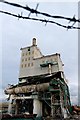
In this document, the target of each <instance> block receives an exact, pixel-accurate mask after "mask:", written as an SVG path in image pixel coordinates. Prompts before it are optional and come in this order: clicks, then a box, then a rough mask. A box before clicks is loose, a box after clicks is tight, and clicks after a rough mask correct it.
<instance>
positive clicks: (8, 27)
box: [0, 0, 78, 104]
mask: <svg viewBox="0 0 80 120" xmlns="http://www.w3.org/2000/svg"><path fill="white" fill-rule="evenodd" d="M9 1H10V0H9ZM19 3H20V4H21V5H28V6H29V7H31V8H35V7H36V4H37V3H36V2H26V3H25V2H19ZM0 8H1V10H4V11H8V12H11V13H15V14H18V13H21V12H23V16H28V14H29V12H27V11H25V10H23V9H19V8H15V7H13V6H10V5H6V4H1V3H0ZM38 10H39V11H42V12H47V13H49V14H51V15H62V16H66V17H73V16H74V15H75V16H76V18H77V16H78V3H77V2H39V7H38ZM30 17H36V15H35V14H31V16H30ZM38 18H43V19H47V20H48V19H49V20H51V19H50V18H47V17H44V16H41V15H38ZM54 21H57V22H60V23H62V24H65V25H68V21H65V20H56V19H54ZM33 37H36V38H37V45H38V47H39V48H40V49H41V52H42V53H43V54H44V55H48V54H53V53H60V54H61V59H62V61H63V63H64V72H65V76H66V78H67V79H68V85H69V88H70V94H71V101H72V103H73V104H77V102H78V101H77V99H78V98H77V94H78V92H77V89H78V87H77V86H78V68H77V67H78V30H68V31H67V29H64V28H62V27H59V26H57V25H54V24H50V23H48V24H47V25H46V26H45V24H44V23H41V22H37V21H30V20H23V19H20V20H18V19H17V18H14V17H12V16H8V15H5V14H1V13H0V39H1V40H0V48H1V50H2V52H1V50H0V55H1V54H2V55H1V56H2V77H1V76H0V80H1V81H2V85H0V89H1V90H3V89H4V88H5V87H6V86H7V85H8V84H16V83H17V82H18V75H19V64H20V52H21V51H20V48H21V47H25V46H28V45H31V42H32V38H33ZM1 42H2V43H1ZM0 62H1V59H0ZM0 73H1V69H0ZM0 96H1V98H2V95H0ZM74 98H76V99H74Z"/></svg>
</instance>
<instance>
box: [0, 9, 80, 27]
mask: <svg viewBox="0 0 80 120" xmlns="http://www.w3.org/2000/svg"><path fill="white" fill-rule="evenodd" d="M0 13H5V14H7V15H10V16H14V17H17V18H18V19H20V18H22V19H28V20H34V21H41V22H44V23H54V24H56V25H58V26H61V27H64V28H67V29H80V28H79V27H74V26H66V25H62V24H60V23H58V22H55V21H51V20H46V19H45V20H44V19H37V18H30V17H25V16H22V15H20V14H18V15H16V14H12V13H10V12H6V11H1V10H0Z"/></svg>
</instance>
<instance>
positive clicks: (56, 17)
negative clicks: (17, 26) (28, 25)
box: [0, 0, 80, 29]
mask: <svg viewBox="0 0 80 120" xmlns="http://www.w3.org/2000/svg"><path fill="white" fill-rule="evenodd" d="M0 2H3V3H6V4H9V5H12V6H14V7H19V8H23V9H25V10H27V11H29V12H30V13H29V15H28V17H24V16H22V13H21V15H20V14H18V15H16V14H12V13H10V12H6V11H0V13H5V14H8V15H11V16H14V17H18V18H22V19H29V20H35V21H41V22H45V23H46V24H47V23H53V24H56V25H58V26H61V27H64V28H67V29H80V27H74V25H75V23H76V22H78V23H80V19H76V18H75V16H73V17H72V18H69V17H64V16H53V15H50V14H48V13H44V12H40V11H37V8H38V6H39V4H37V6H36V9H32V8H30V7H28V6H27V5H26V6H22V5H19V4H17V3H11V2H7V1H4V0H2V1H0ZM33 13H35V14H36V15H38V14H41V15H44V16H46V17H48V18H49V17H50V18H55V19H64V20H67V21H68V23H70V22H73V24H72V25H68V26H67V25H62V24H61V23H58V22H55V21H53V20H46V19H45V20H44V19H38V18H31V17H30V15H31V14H33ZM46 24H45V25H46Z"/></svg>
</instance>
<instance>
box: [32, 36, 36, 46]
mask: <svg viewBox="0 0 80 120" xmlns="http://www.w3.org/2000/svg"><path fill="white" fill-rule="evenodd" d="M32 45H33V46H35V45H36V38H33V39H32Z"/></svg>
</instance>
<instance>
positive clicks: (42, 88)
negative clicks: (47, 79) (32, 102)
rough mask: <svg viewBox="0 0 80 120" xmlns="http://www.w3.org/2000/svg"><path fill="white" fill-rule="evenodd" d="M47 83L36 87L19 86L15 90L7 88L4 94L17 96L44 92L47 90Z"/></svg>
mask: <svg viewBox="0 0 80 120" xmlns="http://www.w3.org/2000/svg"><path fill="white" fill-rule="evenodd" d="M48 87H49V83H42V84H37V85H27V86H25V85H24V86H20V87H18V86H17V87H15V88H7V89H6V90H5V94H18V93H28V92H36V91H38V92H39V91H46V90H48Z"/></svg>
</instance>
